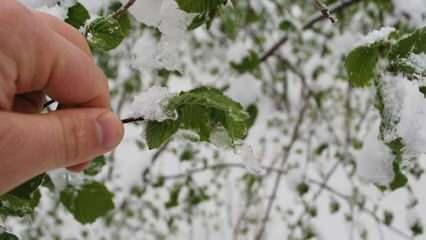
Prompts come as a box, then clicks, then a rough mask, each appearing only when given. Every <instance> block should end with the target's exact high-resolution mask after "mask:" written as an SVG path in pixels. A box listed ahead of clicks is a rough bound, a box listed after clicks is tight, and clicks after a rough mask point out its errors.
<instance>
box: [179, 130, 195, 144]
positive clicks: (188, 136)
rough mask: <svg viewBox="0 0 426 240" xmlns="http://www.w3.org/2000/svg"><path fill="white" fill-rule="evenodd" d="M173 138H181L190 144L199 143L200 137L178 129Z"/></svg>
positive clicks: (189, 131) (191, 132)
mask: <svg viewBox="0 0 426 240" xmlns="http://www.w3.org/2000/svg"><path fill="white" fill-rule="evenodd" d="M175 136H176V137H177V138H182V139H185V140H188V141H191V142H199V141H200V136H199V135H198V134H197V133H196V132H194V131H191V130H188V129H180V130H179V131H178V132H177V133H176V135H175Z"/></svg>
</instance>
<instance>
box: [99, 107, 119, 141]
mask: <svg viewBox="0 0 426 240" xmlns="http://www.w3.org/2000/svg"><path fill="white" fill-rule="evenodd" d="M96 128H97V132H98V140H99V143H100V144H101V145H102V146H103V147H104V148H105V149H112V148H114V147H115V146H117V145H118V144H119V143H120V141H121V138H122V131H123V130H122V126H121V121H120V120H119V119H118V117H117V116H116V115H115V114H114V113H112V112H107V113H104V114H102V115H101V116H99V117H98V119H96Z"/></svg>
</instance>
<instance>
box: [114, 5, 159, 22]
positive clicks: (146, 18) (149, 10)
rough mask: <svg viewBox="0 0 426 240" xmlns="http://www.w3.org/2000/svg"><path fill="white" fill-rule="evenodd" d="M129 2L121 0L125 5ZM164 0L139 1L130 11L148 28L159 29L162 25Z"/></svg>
mask: <svg viewBox="0 0 426 240" xmlns="http://www.w3.org/2000/svg"><path fill="white" fill-rule="evenodd" d="M127 1H128V0H121V2H122V3H123V4H124V3H126V2H127ZM162 4H163V0H137V1H136V2H135V3H134V4H133V5H132V7H131V8H130V9H129V12H130V14H132V15H133V16H134V17H135V18H136V20H138V21H139V22H142V23H144V24H145V25H147V26H151V27H157V26H158V24H159V23H160V17H161V16H160V9H161V5H162Z"/></svg>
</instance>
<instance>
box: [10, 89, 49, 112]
mask: <svg viewBox="0 0 426 240" xmlns="http://www.w3.org/2000/svg"><path fill="white" fill-rule="evenodd" d="M44 102H45V96H44V94H43V93H42V92H32V93H26V94H22V95H18V96H16V97H15V100H14V102H13V107H12V110H13V111H14V112H20V113H40V112H41V111H42V110H43V104H44Z"/></svg>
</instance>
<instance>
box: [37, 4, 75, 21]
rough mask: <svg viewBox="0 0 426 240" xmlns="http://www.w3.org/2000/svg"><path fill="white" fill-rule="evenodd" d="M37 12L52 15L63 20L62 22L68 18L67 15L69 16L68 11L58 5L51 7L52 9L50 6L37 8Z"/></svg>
mask: <svg viewBox="0 0 426 240" xmlns="http://www.w3.org/2000/svg"><path fill="white" fill-rule="evenodd" d="M36 10H37V11H40V12H44V13H47V14H50V15H52V16H55V17H57V18H59V19H62V20H63V19H65V18H66V17H67V14H68V9H66V8H64V7H61V6H58V5H54V6H51V7H48V6H46V5H45V6H42V7H39V8H37V9H36Z"/></svg>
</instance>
